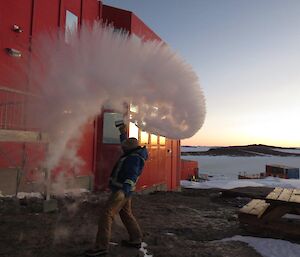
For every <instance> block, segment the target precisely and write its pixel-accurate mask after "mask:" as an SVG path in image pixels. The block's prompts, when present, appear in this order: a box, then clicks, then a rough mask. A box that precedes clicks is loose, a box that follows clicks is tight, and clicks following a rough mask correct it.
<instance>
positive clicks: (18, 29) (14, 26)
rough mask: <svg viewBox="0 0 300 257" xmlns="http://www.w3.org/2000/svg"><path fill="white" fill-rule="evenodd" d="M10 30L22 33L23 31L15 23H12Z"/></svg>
mask: <svg viewBox="0 0 300 257" xmlns="http://www.w3.org/2000/svg"><path fill="white" fill-rule="evenodd" d="M12 30H13V31H14V32H16V33H22V32H23V30H22V29H21V27H20V26H18V25H16V24H14V25H13V27H12Z"/></svg>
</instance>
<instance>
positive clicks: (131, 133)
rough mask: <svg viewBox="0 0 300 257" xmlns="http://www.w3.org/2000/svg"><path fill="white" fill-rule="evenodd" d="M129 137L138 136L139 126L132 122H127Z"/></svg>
mask: <svg viewBox="0 0 300 257" xmlns="http://www.w3.org/2000/svg"><path fill="white" fill-rule="evenodd" d="M129 137H135V138H136V139H138V138H139V128H138V127H137V126H136V125H135V124H134V123H133V122H130V123H129Z"/></svg>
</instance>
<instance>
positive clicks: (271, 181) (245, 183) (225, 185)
mask: <svg viewBox="0 0 300 257" xmlns="http://www.w3.org/2000/svg"><path fill="white" fill-rule="evenodd" d="M180 185H181V186H182V187H184V188H193V189H209V188H220V189H233V188H238V187H271V188H274V187H284V188H298V189H300V180H299V179H281V178H274V177H267V178H264V179H236V180H231V179H222V180H209V181H204V182H194V181H187V180H181V182H180Z"/></svg>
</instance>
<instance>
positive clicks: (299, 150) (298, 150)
mask: <svg viewBox="0 0 300 257" xmlns="http://www.w3.org/2000/svg"><path fill="white" fill-rule="evenodd" d="M274 150H276V151H278V152H283V153H298V154H300V149H299V148H297V149H280V148H274Z"/></svg>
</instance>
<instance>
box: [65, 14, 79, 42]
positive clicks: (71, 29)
mask: <svg viewBox="0 0 300 257" xmlns="http://www.w3.org/2000/svg"><path fill="white" fill-rule="evenodd" d="M77 30H78V17H77V16H76V15H75V14H74V13H72V12H70V11H68V10H67V11H66V27H65V41H66V43H70V40H71V38H72V35H73V34H74V33H77Z"/></svg>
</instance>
